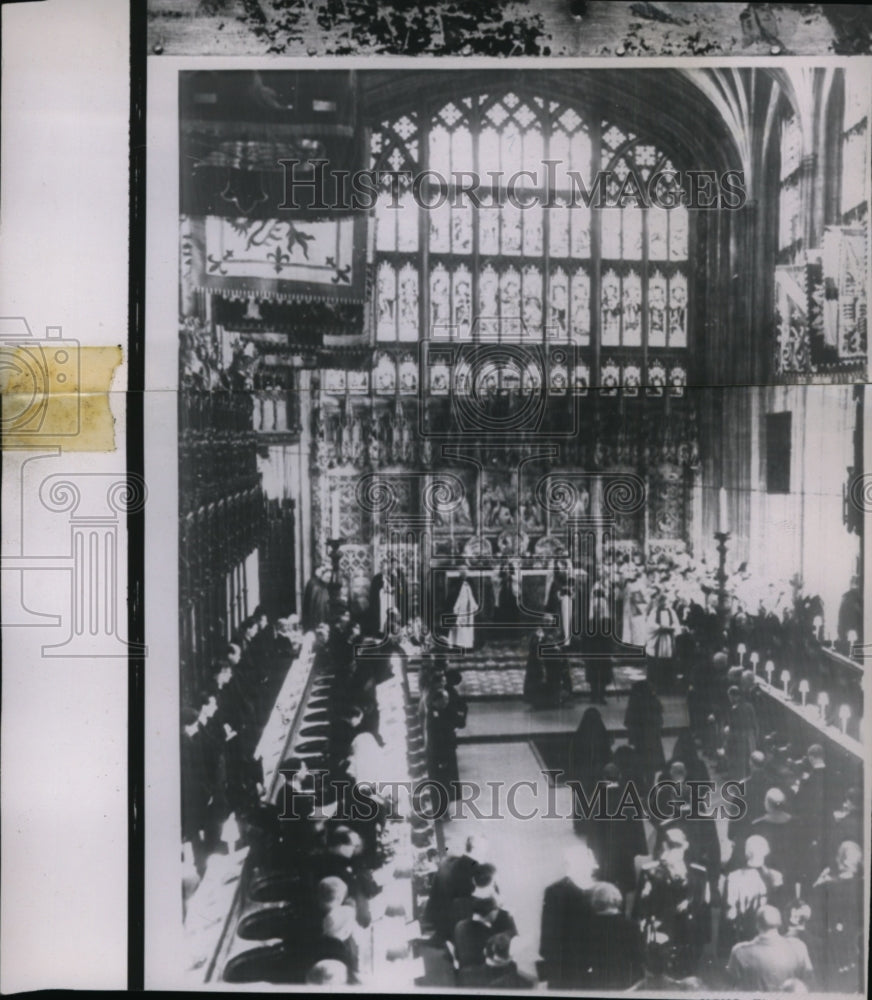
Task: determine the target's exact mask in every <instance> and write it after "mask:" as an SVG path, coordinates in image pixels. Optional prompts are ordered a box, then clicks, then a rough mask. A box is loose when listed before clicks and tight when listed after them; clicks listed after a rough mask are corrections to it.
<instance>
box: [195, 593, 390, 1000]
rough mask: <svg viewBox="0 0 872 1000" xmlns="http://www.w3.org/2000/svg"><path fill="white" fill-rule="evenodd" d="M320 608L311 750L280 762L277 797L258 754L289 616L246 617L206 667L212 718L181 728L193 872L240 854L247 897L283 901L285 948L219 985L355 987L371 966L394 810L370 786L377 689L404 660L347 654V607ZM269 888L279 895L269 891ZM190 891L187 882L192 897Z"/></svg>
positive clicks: (375, 779)
mask: <svg viewBox="0 0 872 1000" xmlns="http://www.w3.org/2000/svg"><path fill="white" fill-rule="evenodd" d="M322 611H323V612H324V614H325V615H326V616H327V618H328V620H329V623H328V621H322V622H319V623H318V624H317V625H316V626H315V628H314V635H313V639H314V642H313V647H312V648H313V664H312V675H313V676H314V677H323V678H325V680H324V682H323V687H322V688H319V690H318V694H317V695H316V696H315V697H314V698H310V699H309V702H308V704H309V707H310V719H314V720H315V721H314V723H312V726H313V729H312V732H313V734H314V738H313V740H312V741H310V742H311V744H312V745H311V747H309V748H307V751H308V749H311V751H312V752H306V753H303V752H302V748H301V749H300V752H299V754H298V755H297V756H294V757H290V758H288V759H286V760H284V761H283V762H282V763H281V765H280V766H279V768H278V772H279V775H280V779H279V780H280V782H281V783H280V784H279V785H278V786H277V788H276V789H275V790H274V792H273V794H270V792H269V790H268V789H266V788H265V787H264V784H263V769H262V763H261V761H260V760H259V759H257V758H255V756H254V754H255V746H256V744H257V741H258V738H259V735H260V732H261V731H262V728H263V724H264V720H265V717H266V714H267V713H268V711H269V709H270V708H271V706H272V704H273V702H274V701H275V697H276V694H277V685H279V684H280V683H281V678H282V676H283V675H284V674H285V673H286V671H287V667H288V666H289V664H290V662H291V660H292V658H293V657H294V655H295V654H296V653H297V652H299V649H300V646H301V644H302V642H303V636H304V633H303V632H302V631H301V629H300V623H299V621H298V620H297V618H296V616H291V617H290V618H289V619H284V620H282V621H281V622H277V623H275V624H271V623H269V621H268V620H267V619H266V616H265V615H261V614H260V612H258V613H257V614H256V615H255V616H253V617H252V618H251V619H248V620H246V621H245V622H244V623H243V624H242V626H241V628H240V630H239V635H238V637H235V638H237V641H236V642H234V643H232V644H231V645H230V646H229V648H228V653H227V658H226V659H225V660H223V661H222V662H220V663H218V664H216V665H215V688H214V691H211V692H207V693H206V695H207V697H206V700H205V701H204V706H206V705H209V704H212V708H211V709H208V712H206V711H204V712H203V713H202V715H203V718H202V722H200V721H199V720H193V721H197V725H196V726H192V725H189V724H188V723H186V722H185V721H184V720H183V734H182V747H183V761H182V775H183V788H182V810H183V833H182V836H183V841H184V843H185V848H186V849H187V850H191V851H192V852H193V858H194V862H195V865H196V868H197V871H198V873H199V874H200V875H202V873H203V871H204V870H205V868H206V866H207V864H208V862H209V860H210V857H211V856H212V855H214V854H216V853H227V852H228V851H229V850H232V849H234V848H235V847H236V846H237V845H243V846H244V847H246V848H247V859H246V864H247V866H248V871H249V872H250V873H251V875H250V878H251V892H252V894H253V896H254V897H256V898H257V897H259V895H262V894H263V893H264V892H265V893H266V895H265V896H264V897H263V898H265V899H282V900H287V901H288V902H287V904H286V905H287V908H288V910H289V912H287V913H286V914H285V916H284V917H283V926H282V928H281V929H280V932H277V934H276V936H279V937H280V938H281V940H282V943H281V945H274V946H270V947H266V948H260V949H254V951H253V952H249V953H245V954H242V955H240V956H238V958H237V959H236V960H233V961H231V963H230V964H229V965H228V967H227V969H226V970H225V978H228V979H230V980H233V981H267V982H277V983H297V984H303V983H311V984H316V985H336V984H340V985H347V984H355V983H358V984H359V983H362V982H364V981H365V979H366V975H367V968H370V967H371V957H368V956H367V954H366V949H367V948H368V947H369V940H370V939H369V938H368V937H367V935H366V933H365V930H366V928H367V927H369V925H370V924H371V922H372V920H373V919H374V917H375V916H376V915H378V914H380V908H379V906H378V897H379V895H380V894H381V892H382V885H381V883H380V881H379V879H380V877H381V875H380V872H381V869H382V867H383V865H384V862H385V858H386V854H385V851H386V848H385V845H384V842H383V838H382V834H383V832H384V830H385V826H386V821H387V817H388V815H389V813H390V811H391V808H392V805H396V803H391V802H390V801H389V800H388V799H386V798H385V797H383V796H382V795H381V794H379V790H377V785H378V784H379V783H380V782H382V781H384V780H385V778H386V772H387V771H388V770H389V769H390V767H389V766H386V761H385V756H384V754H385V751H384V749H383V748H384V740H383V738H382V729H383V724H382V719H381V717H380V699H379V687H380V685H381V684H383V683H384V682H385V681H386V680H387V679H389V678H390V677H391V676H392V671H393V669H394V668H393V663H394V660H393V656H394V655H395V654H399V655H403V654H402V651H401V650H399V649H397V648H396V647H394V646H389V647H386V648H379V649H378V650H374V654H375V655H372V656H365V655H364V656H360V655H355V653H356V646H357V644H358V640H359V637H360V629H359V627H358V626H357V625H356V624H354V623H352V621H351V616H350V613H349V611H348V609H347V607H346V606H344V605H342V604H341V603H337V602H336V601H335V600H334V602H333V603H332V604H331V605H330V606H329V607H328V606H326V605H325V606H324V607H323V608H322ZM370 645H371V646H373V647H374V646H375V645H376V644H375V643H372V642H370ZM209 713H211V714H209ZM207 714H208V718H207ZM186 718H187V716H186ZM207 748H208V750H209V753H210V755H211V756H210V757H209V758H208V759H207V758H206V750H207ZM195 752H196V753H198V754H199V755H200V759H199V760H196V759H195V758H194V753H195ZM228 823H230V826H231V827H232V835H231V841H228V839H227V838H228ZM261 882H263V883H264V885H263V886H261V885H260V883H261ZM266 883H270V884H272V883H276V884H277V885H279V886H280V888H279V889H277V890H276V891H277V892H278V895H273V894H271V890H270V888H269V886H267V885H266ZM195 887H196V880H194V884H193V885H190V886H189V887H188V889H189V892H190V891H191V890H193V889H195ZM382 909H383V908H382Z"/></svg>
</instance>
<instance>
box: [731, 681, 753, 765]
mask: <svg viewBox="0 0 872 1000" xmlns="http://www.w3.org/2000/svg"><path fill="white" fill-rule="evenodd" d="M727 697H728V698H729V699H730V710H729V713H728V715H727V726H726V729H727V731H726V734H725V735H726V746H725V748H724V749H725V752H726V757H727V773H728V775H729V776H730V777H731V778H734V779H738V778H741V777H742V775H743V774H744V772H745V768H746V767H747V762H748V760H750V758H751V754H752V753H753V752H754V751H755V750H756V749H757V741H758V739H759V732H758V728H757V716H756V715H755V713H754V709H753V708H752V707H751V705H750V703H749V702H747V701H745V700H744V699H743V698H742V693H741V691H740V690H739V688H738V687H736V686H735V685H733V686H732V687H730V688H729V690H728V691H727Z"/></svg>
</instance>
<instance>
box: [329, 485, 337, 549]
mask: <svg viewBox="0 0 872 1000" xmlns="http://www.w3.org/2000/svg"><path fill="white" fill-rule="evenodd" d="M330 531H331V532H332V533H333V537H334V538H338V537H339V489H338V488H336V489H334V490H333V496H332V507H331V517H330Z"/></svg>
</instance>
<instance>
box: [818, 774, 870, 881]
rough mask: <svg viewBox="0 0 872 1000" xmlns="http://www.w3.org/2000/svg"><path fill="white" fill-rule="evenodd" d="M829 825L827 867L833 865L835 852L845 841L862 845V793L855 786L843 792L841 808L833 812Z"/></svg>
mask: <svg viewBox="0 0 872 1000" xmlns="http://www.w3.org/2000/svg"><path fill="white" fill-rule="evenodd" d="M831 823H832V827H831V829H830V831H829V837H828V838H827V839H828V842H829V844H830V847H831V850H830V858H829V859H828V862H827V863H828V866H829V865H832V864H834V863H835V859H836V850H837V848H838V846H839V845H840V844H843V843H844V842H845V841H846V840H850V841H852V842H853V843H855V844H862V843H863V838H864V833H863V793H862V791H861V790H860V789H859V788H858V787H857V786H856V785H852V786H851V787H850V788H849V789H848V790H847V791H846V792H845V796H844V801H843V802H842V804H841V806H840V807H839V808H838V809H834V810H833V813H832V820H831Z"/></svg>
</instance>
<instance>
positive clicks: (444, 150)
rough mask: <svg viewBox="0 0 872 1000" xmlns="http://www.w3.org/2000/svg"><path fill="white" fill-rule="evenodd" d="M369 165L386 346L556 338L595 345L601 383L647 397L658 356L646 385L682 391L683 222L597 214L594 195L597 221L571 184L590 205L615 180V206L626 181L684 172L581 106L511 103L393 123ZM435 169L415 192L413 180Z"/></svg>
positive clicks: (485, 100)
mask: <svg viewBox="0 0 872 1000" xmlns="http://www.w3.org/2000/svg"><path fill="white" fill-rule="evenodd" d="M372 167H373V169H374V170H377V171H383V172H385V173H384V174H382V175H381V181H380V183H381V189H380V190H381V194H380V199H379V203H378V206H377V208H376V265H375V273H376V280H375V282H374V298H375V301H374V302H373V310H374V317H375V329H376V335H377V339H378V340H379V341H381V342H402V341H413V340H419V339H423V338H424V337H433V336H439V337H440V338H443V339H457V340H470V339H471V340H499V341H509V342H541V341H543V340H545V341H559V342H564V343H571V344H575V345H577V346H578V347H579V348H580V349H581V351H582V353H584V349H585V348H591V347H593V346H595V345H596V346H598V347H599V348H600V352H601V372H600V377H601V378H602V377H603V373H604V372H605V370H606V368H608V370H609V372H613V371H618V372H619V376H618V381H623V378H622V377H621V374H622V373H623V374H626V372H628V371H629V372H630V374H631V376H632V378H631V381H635V384H637V385H638V384H639V379H640V377H641V368H640V362H641V360H642V357H643V355H647V359H648V372H647V376H648V378H649V383H650V380H651V379H652V378H653V379H654V381H655V382H656V381H660V382H661V383H662V382H663V381H665V380H668V381H670V382H671V383H672V384H673V385H680V384H682V380H683V378H684V364H685V362H684V352H685V349H686V348H687V344H688V279H687V262H688V216H687V210H686V208H684V207H680V206H679V207H675V208H668V209H667V208H655V207H651V206H650V204H647V203H646V199H645V198H644V196H643V197H642V198H641V199H636V200H635V201H634V199H633V198H632V197H627V198H625V200H624V203H623V207H620V208H617V207H604V208H599V209H598V208H597V207H596V197H594V200H593V202H592V207H587V206H586V205H585V204H584V199H583V198H582V197H580V195H579V189H578V187H577V186H576V184H574V183H573V178H572V176H571V174H572V173H573V172H574V173H576V174H577V175H579V176H580V177H581V178H582V179H583V181H584V184H585V185H586V188H587V190H588V191H589V192H590V191H591V190H592V185H593V184H594V183H595V181H594V179H595V178H596V176H597V175H598V174H599V173H600V172H603V173H604V174H605V175H606V176H610V178H611V179H610V181H609V182H608V183H609V188H608V194H609V196H610V197H609V199H608V200H609V204H611V201H612V197H611V196H614V195H615V194H616V193H617V191H618V189H620V188H621V186H622V184H623V183H624V180H625V178H626V176H627V175H628V174H629V173H630V172H632V173H634V175H635V177H636V178H637V179H638V180H639V181H640V182H641V183H642V185H645V184H646V182H647V181H648V179H649V178H650V177H651V175H652V174H654V173H659V174H663V175H664V176H666V177H667V178H668V177H669V176H670V175H674V174H675V170H674V168H673V166H672V164H671V162H670V161H669V159H668V157H666V156H665V155H664V154H663V153H662V152H661V151H660V150H658V149H657V148H656V147H655V146H653V145H651V144H650V143H648V142H645V141H643V140H641V139H639V138H638V137H636V136H635V135H633V134H631V133H630V132H628V131H627V130H626V129H624V128H622V127H621V126H620V125H618V124H615V123H612V122H609V121H602V120H599V119H598V118H597V119H591V118H589V117H585V111H584V110H583V109H581V108H577V107H572V106H570V105H568V104H567V103H564V102H561V101H556V100H550V99H548V98H546V97H542V96H535V95H524V96H522V95H519V94H516V93H513V92H511V91H510V92H505V91H501V92H499V93H486V94H477V95H474V96H468V97H463V98H455V99H454V100H451V101H449V102H447V103H445V104H444V105H439V106H437V107H436V109H435V110H434V111H432V112H429V113H427V114H411V113H407V114H404V115H402V116H401V117H399V118H398V119H396V120H391V121H386V122H384V123H382V125H381V128H380V129H378V130H376V131H375V133H374V135H373V144H372ZM391 171H396V172H397V173H396V176H390V175H389V173H388V172H391ZM425 171H430V172H432V173H428V174H426V175H425V176H426V180H425V181H424V183H422V184H421V185H420V186H419V188H418V189H417V190H416V191H415V192H413V190H412V183H413V182H412V180H411V176H414V175H418V176H421V175H422V174H423V173H424V172H425ZM518 171H529V174H525V175H523V176H521V177H520V178H519V179H518V182H517V184H516V187H515V195H514V198H512V197H509V195H508V191H507V183H508V180H509V179H510V178H511V177H512V175H513V174H516V173H517V172H518ZM606 172H611V173H610V174H608V173H606ZM437 175H438V177H437ZM546 177H547V181H548V182H547V184H546ZM440 178H441V179H444V180H445V182H446V183H445V184H444V185H442V184H440V181H439V179H440ZM473 178H474V179H475V180H474V181H473ZM473 183H475V185H476V187H475V196H474V197H473V196H472V195H471V194H470V191H469V188H470V185H471V184H473ZM415 194H418V198H417V200H416V198H415V197H414V195H415ZM421 201H423V202H424V203H425V204H426V205H427V206H428V207H426V208H423V209H422V208H421V207H420V202H421ZM513 201H516V202H521V203H522V205H523V207H521V206H520V205H518V204H513ZM392 204H393V205H397V206H399V207H391V206H392ZM429 206H432V207H429ZM597 217H598V218H597ZM628 352H629V354H631V355H632V354H633V353H634V352H638V354H636V355H635V356H634V357H632V358H630V359H628ZM628 360H632V362H633V363H632V364H628ZM664 373H665V374H664Z"/></svg>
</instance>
